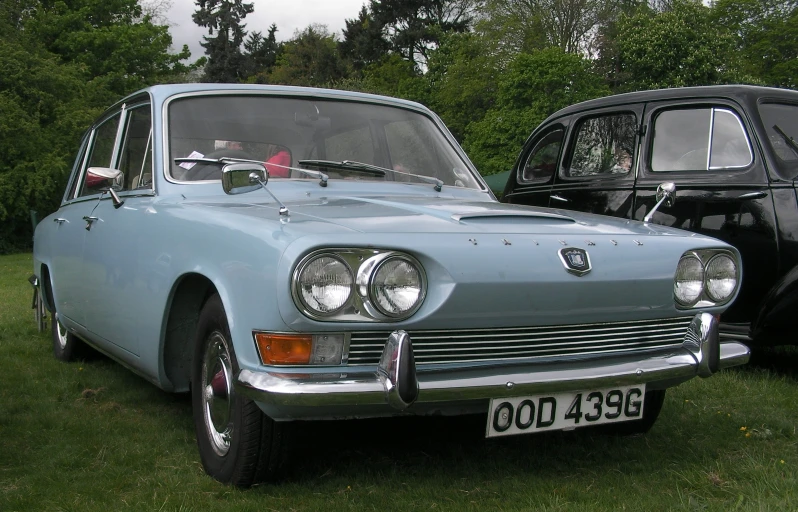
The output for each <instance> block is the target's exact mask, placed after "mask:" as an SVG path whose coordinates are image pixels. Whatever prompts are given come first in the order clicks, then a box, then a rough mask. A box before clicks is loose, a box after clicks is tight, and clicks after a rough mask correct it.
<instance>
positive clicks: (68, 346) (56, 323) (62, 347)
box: [50, 311, 89, 363]
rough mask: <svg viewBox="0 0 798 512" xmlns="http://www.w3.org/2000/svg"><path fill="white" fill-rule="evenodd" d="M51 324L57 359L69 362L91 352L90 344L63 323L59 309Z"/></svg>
mask: <svg viewBox="0 0 798 512" xmlns="http://www.w3.org/2000/svg"><path fill="white" fill-rule="evenodd" d="M50 324H51V325H52V328H51V329H50V332H51V333H52V337H53V355H54V356H55V358H56V359H58V360H59V361H64V362H65V363H69V362H71V361H77V360H81V359H85V358H86V356H87V355H88V354H89V347H88V345H86V344H85V343H84V342H83V340H81V339H80V338H78V337H77V336H75V335H74V334H72V333H71V332H69V331H67V330H66V328H65V327H64V326H63V325H61V321H60V320H59V319H58V312H57V311H54V312H53V320H52V322H50Z"/></svg>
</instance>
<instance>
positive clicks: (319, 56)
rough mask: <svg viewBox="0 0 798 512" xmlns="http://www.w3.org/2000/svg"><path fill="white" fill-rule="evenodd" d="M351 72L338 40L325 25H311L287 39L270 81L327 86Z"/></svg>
mask: <svg viewBox="0 0 798 512" xmlns="http://www.w3.org/2000/svg"><path fill="white" fill-rule="evenodd" d="M348 75H349V69H348V68H347V66H346V64H345V62H344V61H343V59H341V57H340V55H339V54H338V43H337V41H336V39H335V36H334V35H333V34H330V32H329V31H328V30H327V27H326V26H324V25H316V24H314V25H310V26H308V27H307V28H305V29H304V30H302V31H297V32H296V34H294V37H293V39H291V40H290V41H287V42H285V43H283V47H282V51H281V53H280V56H279V57H278V59H277V64H276V66H275V67H274V69H273V71H272V72H271V73H270V74H269V75H268V80H267V82H268V83H273V84H284V85H305V86H317V87H318V86H324V85H327V84H330V83H333V82H335V81H338V80H341V79H343V78H345V77H347V76H348Z"/></svg>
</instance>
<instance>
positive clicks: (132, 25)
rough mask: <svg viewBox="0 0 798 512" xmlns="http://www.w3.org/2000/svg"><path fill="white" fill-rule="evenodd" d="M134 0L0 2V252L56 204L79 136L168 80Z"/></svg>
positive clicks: (171, 76)
mask: <svg viewBox="0 0 798 512" xmlns="http://www.w3.org/2000/svg"><path fill="white" fill-rule="evenodd" d="M153 20H154V17H153V13H152V12H149V11H148V12H146V13H145V12H144V11H142V10H141V8H140V7H139V6H138V4H137V2H136V1H135V0H111V1H109V2H104V1H103V2H101V1H99V0H69V1H53V0H10V1H3V2H0V253H1V252H8V251H11V250H15V249H18V248H24V247H29V246H30V243H31V237H32V230H31V222H30V217H29V210H31V209H33V210H37V211H38V212H39V215H40V217H41V216H44V215H46V214H48V213H50V212H52V211H54V210H55V209H57V207H58V204H59V202H60V199H61V197H62V195H63V191H64V186H65V184H66V179H67V176H68V174H69V171H70V168H71V165H72V159H73V158H74V155H75V153H76V150H77V146H78V143H79V141H80V137H81V134H82V133H84V131H85V130H86V128H87V127H88V126H90V124H91V123H92V121H93V120H94V119H95V118H96V117H97V116H98V115H99V114H100V112H101V111H102V110H103V109H104V108H106V107H107V106H108V105H109V104H110V103H112V102H113V101H116V100H118V99H119V98H120V97H121V96H122V95H125V94H128V93H130V92H132V91H133V90H135V89H138V88H140V87H142V86H145V85H149V84H152V83H155V82H164V81H172V80H175V79H176V77H177V76H178V74H179V73H181V72H183V70H185V69H187V68H186V66H183V65H182V64H180V60H181V59H182V58H183V57H187V56H188V51H187V49H185V48H184V51H183V52H181V54H177V55H174V54H169V52H168V49H169V48H170V46H171V42H172V41H171V37H170V36H169V32H168V29H167V27H165V26H161V25H157V24H155V23H154V22H153Z"/></svg>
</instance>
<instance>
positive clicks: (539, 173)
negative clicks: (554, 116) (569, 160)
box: [518, 129, 565, 182]
mask: <svg viewBox="0 0 798 512" xmlns="http://www.w3.org/2000/svg"><path fill="white" fill-rule="evenodd" d="M564 134H565V131H564V130H562V129H557V130H554V131H551V132H549V133H547V134H546V135H544V136H543V137H542V138H541V139H539V140H538V141H537V142H536V143H535V146H534V148H533V149H532V151H531V152H530V153H529V156H528V157H527V159H526V161H525V162H524V165H523V167H521V170H520V172H519V176H518V181H519V182H530V181H545V180H548V179H549V178H550V177H551V175H552V174H554V171H555V169H557V159H558V158H559V156H560V147H561V146H562V139H563V135H564Z"/></svg>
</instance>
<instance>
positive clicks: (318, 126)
mask: <svg viewBox="0 0 798 512" xmlns="http://www.w3.org/2000/svg"><path fill="white" fill-rule="evenodd" d="M168 127H169V148H168V150H169V162H170V165H169V174H170V176H171V178H172V179H173V180H175V181H181V182H196V181H205V180H218V179H220V176H221V166H220V165H213V164H209V163H207V162H201V161H198V162H192V161H185V160H183V161H181V160H179V159H184V158H206V159H218V158H234V159H244V160H252V161H256V162H263V163H264V165H265V166H266V168H267V170H268V171H269V175H270V177H271V178H296V179H311V178H310V177H309V176H308V175H307V174H303V173H301V172H299V171H297V170H295V169H297V168H300V167H302V168H305V167H306V168H308V169H319V167H318V166H312V165H307V164H306V163H304V164H303V163H300V162H301V161H310V160H316V161H320V160H324V161H336V162H342V161H354V162H361V163H363V164H370V165H374V166H378V167H381V168H385V169H392V170H396V171H401V172H396V173H394V172H390V173H365V172H357V169H350V168H349V167H347V166H337V167H335V168H324V169H321V170H322V171H324V173H326V174H328V175H329V178H330V180H335V179H346V180H378V181H399V182H408V183H424V181H421V180H419V178H418V177H414V176H413V175H414V174H415V175H420V176H427V177H430V178H435V179H437V180H440V181H442V182H443V184H444V185H451V186H459V187H468V188H479V185H478V183H477V181H476V179H475V178H474V177H473V175H472V174H471V172H469V171H468V166H467V164H466V163H465V162H464V161H463V160H462V159H461V157H460V156H459V155H458V153H457V151H455V149H454V147H453V146H452V144H451V143H450V142H449V140H448V139H447V138H446V136H445V135H444V133H443V132H442V131H441V130H440V129H439V128H438V126H437V125H436V124H435V123H434V122H433V121H432V120H431V119H430V118H429V117H427V116H425V115H423V114H421V113H418V112H415V111H413V110H409V109H404V108H398V107H390V106H386V105H380V104H373V103H363V102H355V101H333V100H320V99H298V98H295V97H276V96H263V95H207V96H190V97H186V98H180V99H177V100H174V101H172V102H171V103H170V105H169V111H168ZM175 159H178V161H175Z"/></svg>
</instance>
